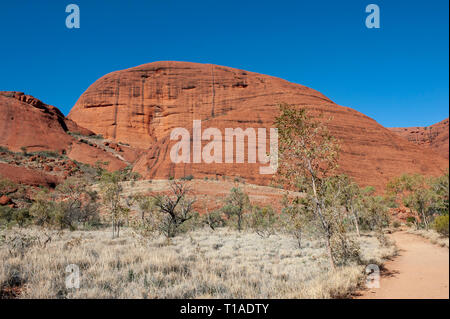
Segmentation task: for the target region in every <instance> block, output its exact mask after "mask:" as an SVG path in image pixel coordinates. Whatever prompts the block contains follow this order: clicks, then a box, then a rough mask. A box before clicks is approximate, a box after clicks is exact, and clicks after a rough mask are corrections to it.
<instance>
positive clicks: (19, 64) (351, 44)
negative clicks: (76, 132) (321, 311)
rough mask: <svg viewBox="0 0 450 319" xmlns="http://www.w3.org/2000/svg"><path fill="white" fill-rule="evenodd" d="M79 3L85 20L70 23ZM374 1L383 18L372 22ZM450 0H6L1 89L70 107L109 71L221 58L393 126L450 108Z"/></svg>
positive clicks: (0, 17)
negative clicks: (375, 25) (374, 25)
mask: <svg viewBox="0 0 450 319" xmlns="http://www.w3.org/2000/svg"><path fill="white" fill-rule="evenodd" d="M70 3H75V4H78V5H79V7H80V10H81V28H80V29H72V30H69V29H67V28H66V26H65V19H66V16H67V15H68V14H67V13H66V12H65V7H66V5H68V4H70ZM370 3H376V4H378V5H379V7H380V10H381V28H380V29H367V28H366V27H365V23H364V21H365V18H366V15H367V14H366V13H365V7H366V5H368V4H370ZM448 12H449V7H448V1H447V0H428V1H414V0H408V1H406V0H389V1H380V0H367V1H362V0H345V1H332V0H328V1H325V0H315V1H311V0H309V1H302V0H296V1H284V0H277V1H265V0H258V1H250V0H248V1H245V0H241V1H234V0H223V1H219V0H207V1H186V0H183V1H178V0H145V1H144V0H143V1H138V0H127V1H124V0H122V1H118V0H67V1H64V0H54V1H50V0H21V1H2V3H1V5H0V90H16V91H24V92H26V93H28V94H31V95H34V96H36V97H37V98H39V99H41V100H43V101H44V102H46V103H48V104H52V105H55V106H58V107H59V108H60V109H61V110H62V111H63V112H64V113H65V114H67V113H68V112H69V110H70V109H71V107H72V106H73V105H74V103H75V102H76V100H77V99H78V97H79V96H80V95H81V94H82V93H83V92H84V90H86V89H87V87H88V86H89V85H90V84H91V83H93V82H94V81H95V80H96V79H98V78H99V77H101V76H102V75H104V74H106V73H109V72H112V71H115V70H120V69H123V68H128V67H133V66H137V65H140V64H144V63H148V62H153V61H158V60H177V61H191V62H202V63H214V64H219V65H225V66H230V67H236V68H239V69H245V70H249V71H253V72H259V73H264V74H269V75H273V76H277V77H281V78H284V79H286V80H289V81H292V82H296V83H300V84H303V85H306V86H309V87H311V88H314V89H316V90H318V91H320V92H322V93H323V94H325V95H326V96H328V97H329V98H331V99H332V100H333V101H335V102H336V103H338V104H341V105H345V106H349V107H352V108H355V109H357V110H358V111H360V112H362V113H364V114H366V115H368V116H370V117H372V118H374V119H375V120H377V121H378V122H379V123H381V124H382V125H385V126H426V125H430V124H433V123H435V122H438V121H440V120H442V119H444V118H446V117H448V112H449V109H448V107H449V105H448V103H449V94H448V85H449V73H448V72H449V71H448V68H449V60H448V59H449V31H448V30H449V29H448V27H449V18H448Z"/></svg>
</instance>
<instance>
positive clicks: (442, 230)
mask: <svg viewBox="0 0 450 319" xmlns="http://www.w3.org/2000/svg"><path fill="white" fill-rule="evenodd" d="M433 228H434V230H435V231H437V232H438V233H439V234H441V235H442V236H447V237H448V235H449V231H448V214H447V215H441V216H438V217H436V218H435V219H434V223H433Z"/></svg>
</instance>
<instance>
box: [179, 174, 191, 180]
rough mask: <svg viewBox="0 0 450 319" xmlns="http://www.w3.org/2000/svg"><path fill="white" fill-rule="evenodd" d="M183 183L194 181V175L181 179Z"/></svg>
mask: <svg viewBox="0 0 450 319" xmlns="http://www.w3.org/2000/svg"><path fill="white" fill-rule="evenodd" d="M180 179H181V180H182V181H191V180H193V179H194V176H193V175H186V176H183V177H181V178H180Z"/></svg>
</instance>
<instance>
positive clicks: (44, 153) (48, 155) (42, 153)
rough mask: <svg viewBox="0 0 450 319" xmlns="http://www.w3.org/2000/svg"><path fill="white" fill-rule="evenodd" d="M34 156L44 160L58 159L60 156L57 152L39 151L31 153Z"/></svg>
mask: <svg viewBox="0 0 450 319" xmlns="http://www.w3.org/2000/svg"><path fill="white" fill-rule="evenodd" d="M33 154H34V155H39V156H42V157H46V158H59V157H60V155H59V154H58V153H57V152H53V151H39V152H33Z"/></svg>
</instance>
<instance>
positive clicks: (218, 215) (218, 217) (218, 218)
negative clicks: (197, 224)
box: [202, 210, 225, 230]
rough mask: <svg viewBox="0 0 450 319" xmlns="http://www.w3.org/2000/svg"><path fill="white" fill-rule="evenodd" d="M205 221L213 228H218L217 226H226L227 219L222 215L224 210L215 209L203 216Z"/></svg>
mask: <svg viewBox="0 0 450 319" xmlns="http://www.w3.org/2000/svg"><path fill="white" fill-rule="evenodd" d="M202 219H203V223H204V224H205V225H208V226H209V227H210V228H211V229H212V230H216V228H219V227H223V226H225V219H224V218H223V216H222V212H221V211H220V210H213V211H212V212H208V213H206V214H204V215H203V216H202Z"/></svg>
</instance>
